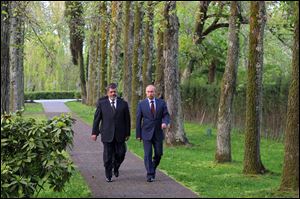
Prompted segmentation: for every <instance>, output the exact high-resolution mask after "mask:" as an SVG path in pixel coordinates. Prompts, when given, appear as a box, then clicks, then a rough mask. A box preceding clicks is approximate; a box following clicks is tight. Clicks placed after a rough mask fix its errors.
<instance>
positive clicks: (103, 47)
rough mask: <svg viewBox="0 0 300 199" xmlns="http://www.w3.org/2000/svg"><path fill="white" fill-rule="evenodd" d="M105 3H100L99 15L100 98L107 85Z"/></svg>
mask: <svg viewBox="0 0 300 199" xmlns="http://www.w3.org/2000/svg"><path fill="white" fill-rule="evenodd" d="M107 12H108V11H107V4H106V1H101V2H100V15H101V24H102V25H101V27H100V29H101V52H100V54H101V61H100V76H101V77H100V96H102V95H105V93H106V92H105V88H106V85H107V80H106V79H105V77H106V76H107V39H106V38H107V37H108V33H107V32H108V27H109V23H108V20H107V18H108V13H107Z"/></svg>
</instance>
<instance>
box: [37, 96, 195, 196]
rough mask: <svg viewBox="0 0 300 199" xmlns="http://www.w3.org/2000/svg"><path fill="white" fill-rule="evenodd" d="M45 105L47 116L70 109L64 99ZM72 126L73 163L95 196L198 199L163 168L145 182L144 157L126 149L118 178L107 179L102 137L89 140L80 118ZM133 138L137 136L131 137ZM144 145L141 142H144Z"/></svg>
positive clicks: (87, 129) (49, 101)
mask: <svg viewBox="0 0 300 199" xmlns="http://www.w3.org/2000/svg"><path fill="white" fill-rule="evenodd" d="M39 102H40V103H42V104H43V107H44V111H45V114H46V115H47V117H48V118H52V117H53V116H55V115H60V114H61V113H67V112H71V111H70V110H69V108H68V107H67V106H66V105H65V104H64V101H59V100H55V101H51V100H45V101H39ZM73 118H75V119H76V122H75V124H74V125H73V130H74V141H73V144H74V146H73V147H72V150H71V151H70V154H71V157H72V159H73V161H74V163H75V164H76V165H77V168H78V169H79V171H80V173H81V175H82V176H83V177H84V179H85V180H86V182H87V184H88V185H89V187H90V189H91V192H92V197H93V198H121V197H122V198H196V197H198V196H197V195H196V194H195V193H194V192H192V191H191V190H189V189H187V188H186V187H184V186H183V185H181V184H179V183H178V182H176V181H174V180H173V179H172V178H170V177H168V176H167V175H165V174H164V173H162V172H161V171H159V169H158V171H157V174H156V179H155V181H154V182H151V183H149V182H146V170H145V167H144V162H143V160H142V159H140V158H139V157H137V156H136V155H134V154H133V153H131V152H129V151H127V153H126V157H125V160H124V162H123V163H122V165H121V167H120V175H119V177H118V178H115V177H114V176H113V178H112V180H113V182H111V183H107V182H106V181H105V174H104V173H105V172H104V166H103V159H102V153H103V147H102V143H101V141H100V138H99V139H97V141H96V142H94V141H92V140H91V139H90V135H91V127H90V126H89V125H88V124H86V123H84V122H83V121H82V120H81V119H79V118H78V117H77V116H76V115H75V114H73ZM131 139H134V138H133V137H131ZM141 147H142V145H141Z"/></svg>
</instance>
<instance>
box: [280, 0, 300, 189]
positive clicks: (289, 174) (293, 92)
mask: <svg viewBox="0 0 300 199" xmlns="http://www.w3.org/2000/svg"><path fill="white" fill-rule="evenodd" d="M295 4H296V6H295V12H296V13H295V26H294V28H295V29H294V47H293V60H292V67H293V68H292V80H291V85H290V89H289V97H288V111H287V120H286V129H285V143H284V146H285V149H284V151H285V154H284V164H283V172H282V178H281V185H280V190H294V191H298V193H299V2H298V1H297V2H295Z"/></svg>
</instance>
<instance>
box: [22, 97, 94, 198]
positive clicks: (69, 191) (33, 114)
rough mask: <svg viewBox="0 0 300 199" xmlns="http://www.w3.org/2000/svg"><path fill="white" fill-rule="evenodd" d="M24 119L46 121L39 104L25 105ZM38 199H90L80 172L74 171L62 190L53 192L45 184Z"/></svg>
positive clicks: (88, 190) (89, 193) (89, 192)
mask: <svg viewBox="0 0 300 199" xmlns="http://www.w3.org/2000/svg"><path fill="white" fill-rule="evenodd" d="M23 117H25V118H35V119H36V120H47V117H46V115H45V114H44V109H43V106H42V104H40V103H25V112H24V114H23ZM38 197H39V198H87V197H91V191H90V189H89V187H88V185H87V183H86V182H85V180H84V179H83V177H82V176H81V174H80V172H79V171H78V170H77V169H75V171H74V173H73V175H72V176H71V178H70V181H69V182H67V183H66V184H65V187H64V190H63V191H61V192H55V191H53V190H52V189H50V188H49V185H48V184H46V185H45V187H44V189H42V190H41V191H40V193H39V195H38Z"/></svg>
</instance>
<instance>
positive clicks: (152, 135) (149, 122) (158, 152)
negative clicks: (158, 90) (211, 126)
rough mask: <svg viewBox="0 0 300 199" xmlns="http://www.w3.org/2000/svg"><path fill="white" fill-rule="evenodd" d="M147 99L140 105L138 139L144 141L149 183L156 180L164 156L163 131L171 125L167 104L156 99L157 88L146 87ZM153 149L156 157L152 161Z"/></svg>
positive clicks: (137, 120) (138, 110) (138, 109)
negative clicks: (157, 168) (156, 172)
mask: <svg viewBox="0 0 300 199" xmlns="http://www.w3.org/2000/svg"><path fill="white" fill-rule="evenodd" d="M146 95H147V98H146V99H144V100H142V101H141V102H140V103H139V104H138V108H137V116H136V138H137V139H138V140H140V141H141V140H143V144H144V164H145V167H146V170H147V182H152V181H153V180H154V179H155V171H156V167H157V166H158V165H159V162H160V159H161V156H162V155H163V140H164V133H163V129H165V128H167V126H168V125H169V123H170V115H169V112H168V109H167V104H166V103H165V101H164V100H162V99H157V98H155V87H154V86H153V85H149V86H147V87H146ZM152 148H154V157H153V159H152Z"/></svg>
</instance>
